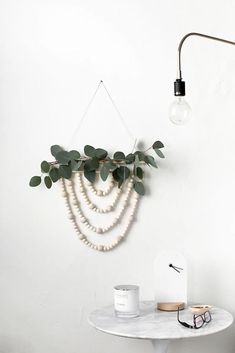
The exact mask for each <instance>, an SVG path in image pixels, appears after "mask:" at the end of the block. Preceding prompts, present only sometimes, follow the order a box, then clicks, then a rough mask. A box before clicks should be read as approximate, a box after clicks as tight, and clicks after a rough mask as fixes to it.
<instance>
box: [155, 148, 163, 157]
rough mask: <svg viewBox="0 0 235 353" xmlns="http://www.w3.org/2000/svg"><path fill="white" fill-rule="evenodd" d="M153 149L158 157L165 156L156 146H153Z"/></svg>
mask: <svg viewBox="0 0 235 353" xmlns="http://www.w3.org/2000/svg"><path fill="white" fill-rule="evenodd" d="M154 151H155V152H156V154H157V155H158V157H160V158H165V156H164V154H163V153H162V151H161V150H158V149H157V148H154Z"/></svg>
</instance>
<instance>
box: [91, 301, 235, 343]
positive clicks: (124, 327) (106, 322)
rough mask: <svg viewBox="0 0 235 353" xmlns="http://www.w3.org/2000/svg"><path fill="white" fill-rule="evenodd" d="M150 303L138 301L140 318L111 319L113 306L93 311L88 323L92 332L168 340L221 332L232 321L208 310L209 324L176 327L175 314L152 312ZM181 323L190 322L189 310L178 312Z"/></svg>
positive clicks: (222, 313)
mask: <svg viewBox="0 0 235 353" xmlns="http://www.w3.org/2000/svg"><path fill="white" fill-rule="evenodd" d="M154 307H155V305H154V303H153V302H141V311H140V316H139V317H136V318H132V319H127V318H118V317H116V316H115V313H114V308H113V306H109V307H106V308H103V309H99V310H95V311H93V312H92V313H91V314H90V316H89V320H88V321H89V323H90V324H91V325H92V326H94V327H95V328H96V329H98V330H100V331H103V332H106V333H109V334H112V335H117V336H122V337H129V338H140V339H150V340H171V339H177V338H188V337H198V336H205V335H210V334H213V333H216V332H219V331H222V330H224V329H226V328H227V327H229V326H230V325H231V324H232V322H233V317H232V315H231V314H230V313H229V312H227V311H225V310H223V309H220V308H215V307H213V308H212V309H211V316H212V321H211V322H210V323H208V324H204V325H203V327H201V328H200V329H198V330H194V329H189V328H186V327H184V326H182V325H180V324H179V323H178V321H177V317H176V315H177V313H176V312H164V311H159V310H155V309H154ZM180 318H181V320H182V321H185V322H188V323H191V322H192V313H191V312H190V311H189V309H185V310H182V311H181V312H180Z"/></svg>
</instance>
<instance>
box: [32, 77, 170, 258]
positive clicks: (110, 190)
mask: <svg viewBox="0 0 235 353" xmlns="http://www.w3.org/2000/svg"><path fill="white" fill-rule="evenodd" d="M101 85H102V86H103V88H104V89H105V91H106V93H107V94H108V97H109V98H110V100H111V102H112V104H113V106H114V108H115V110H116V111H117V113H118V116H119V118H120V119H121V122H122V123H123V125H124V127H125V128H126V129H127V130H128V128H127V126H126V125H125V122H124V120H123V118H122V116H121V114H120V112H119V110H118V109H117V106H116V105H115V103H114V101H113V99H112V97H111V95H110V93H109V92H108V90H107V88H106V86H105V85H104V83H103V81H100V83H99V85H98V87H97V89H96V91H95V93H94V94H93V96H92V99H91V101H90V102H89V104H88V107H87V109H86V111H85V113H84V115H83V116H82V119H81V121H80V122H79V125H78V127H80V126H81V122H82V121H83V120H84V117H85V115H86V114H87V111H88V109H89V107H90V105H91V104H92V102H93V100H94V98H95V96H96V93H97V91H98V89H99V88H100V86H101ZM77 131H78V129H76V132H77ZM128 132H129V130H128ZM135 145H136V141H135ZM163 147H164V145H163V143H162V142H161V141H155V142H154V143H153V144H152V145H151V146H150V147H149V148H148V149H146V150H144V151H140V150H135V149H133V151H132V152H131V153H128V154H124V152H122V151H117V152H115V153H113V154H112V155H111V154H110V153H108V151H106V150H105V149H103V148H95V147H93V146H90V145H86V146H85V147H84V150H83V153H81V152H79V151H77V150H71V151H66V150H65V149H64V148H63V147H61V146H59V145H53V146H51V154H52V156H53V157H54V160H53V161H45V160H44V161H42V162H41V166H40V167H41V175H37V176H33V177H32V178H31V179H30V182H29V185H30V186H31V187H36V186H38V185H40V184H41V183H42V182H43V183H44V185H45V186H46V188H48V189H50V188H51V187H52V185H53V183H56V182H57V181H59V182H60V185H61V188H62V196H63V197H64V198H65V203H66V207H67V210H68V217H69V219H70V220H71V222H72V223H73V226H74V229H75V231H76V233H77V235H78V237H79V239H81V240H82V241H83V242H84V243H85V244H86V245H88V246H89V247H90V248H92V249H94V250H98V251H109V250H112V249H113V248H115V247H116V246H117V245H118V244H120V242H121V241H122V240H123V239H124V238H125V236H126V235H127V232H128V230H129V229H130V226H131V223H132V221H133V219H134V215H135V211H136V208H137V204H138V199H139V196H140V195H141V196H142V195H144V194H145V187H144V183H143V180H144V167H145V166H149V167H154V168H157V163H156V158H155V157H160V158H164V154H163V153H162V148H163ZM134 148H135V146H134ZM151 151H152V152H153V153H154V156H153V155H151V154H150V153H151ZM100 183H103V184H104V185H102V187H100ZM103 186H105V187H103ZM106 197H107V200H108V203H107V204H105V205H104V201H103V200H104V199H105V198H106ZM101 201H102V205H100V202H101ZM87 212H90V217H89V218H88V217H87ZM107 214H110V217H111V215H112V220H111V222H109V223H107ZM98 216H99V220H98V219H95V218H97V217H98ZM95 222H97V224H95ZM104 223H105V224H104ZM122 223H125V224H124V225H123V226H122ZM116 226H117V227H118V228H120V227H121V229H120V230H119V233H118V236H116V238H115V239H114V241H112V242H111V243H110V242H109V243H107V239H105V243H104V242H102V243H101V242H100V241H99V240H98V242H97V240H96V241H95V242H94V241H92V240H91V238H92V237H94V234H96V235H97V236H99V237H100V236H101V235H104V236H105V235H106V233H108V232H110V231H111V230H112V229H113V228H114V227H116ZM85 232H89V234H85Z"/></svg>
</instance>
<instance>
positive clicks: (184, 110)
mask: <svg viewBox="0 0 235 353" xmlns="http://www.w3.org/2000/svg"><path fill="white" fill-rule="evenodd" d="M191 36H197V37H201V38H206V39H211V40H214V41H217V42H222V43H226V44H231V45H235V42H232V41H230V40H227V39H223V38H217V37H213V36H209V35H208V34H203V33H197V32H191V33H188V34H186V35H185V36H184V37H183V38H182V39H181V41H180V43H179V46H178V53H177V78H176V81H175V82H174V94H175V96H176V97H177V98H176V100H175V101H174V102H173V103H172V104H171V106H170V111H169V118H170V120H171V121H172V122H173V123H174V124H176V125H183V124H185V123H187V121H188V120H189V119H190V116H191V108H190V106H189V104H188V103H187V102H186V101H185V100H184V98H183V97H184V96H185V82H184V81H183V80H182V69H181V61H182V60H181V49H182V46H183V44H184V42H185V40H186V39H187V38H189V37H191Z"/></svg>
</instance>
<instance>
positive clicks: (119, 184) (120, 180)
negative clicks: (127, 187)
mask: <svg viewBox="0 0 235 353" xmlns="http://www.w3.org/2000/svg"><path fill="white" fill-rule="evenodd" d="M123 182H124V179H119V180H118V187H119V188H120V187H121V186H122V184H123Z"/></svg>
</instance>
